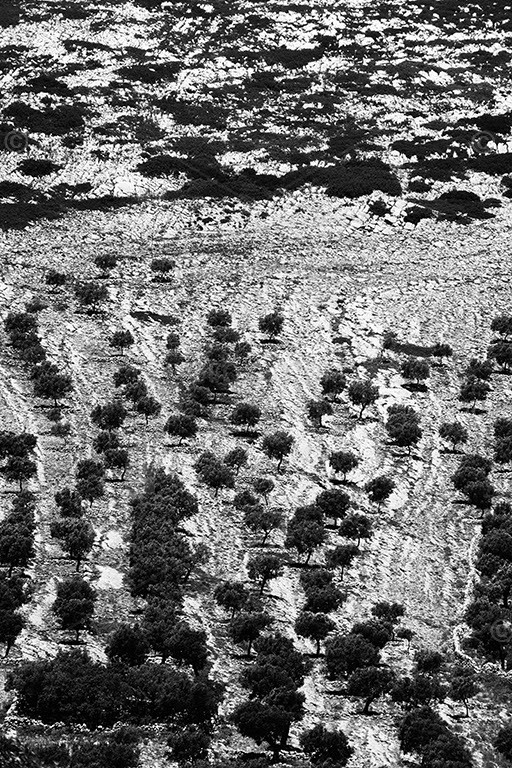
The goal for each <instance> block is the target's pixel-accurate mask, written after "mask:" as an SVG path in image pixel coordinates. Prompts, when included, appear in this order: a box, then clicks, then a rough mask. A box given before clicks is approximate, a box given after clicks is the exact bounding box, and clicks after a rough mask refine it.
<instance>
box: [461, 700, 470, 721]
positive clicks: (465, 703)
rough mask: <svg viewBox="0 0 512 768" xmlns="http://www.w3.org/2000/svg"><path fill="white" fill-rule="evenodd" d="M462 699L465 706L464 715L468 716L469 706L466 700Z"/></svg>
mask: <svg viewBox="0 0 512 768" xmlns="http://www.w3.org/2000/svg"><path fill="white" fill-rule="evenodd" d="M462 701H463V703H464V706H465V707H466V717H469V707H468V702H467V700H466V699H463V700H462Z"/></svg>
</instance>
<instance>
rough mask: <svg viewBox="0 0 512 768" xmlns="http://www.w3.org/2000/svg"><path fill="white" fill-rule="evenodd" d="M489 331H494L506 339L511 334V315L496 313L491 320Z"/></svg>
mask: <svg viewBox="0 0 512 768" xmlns="http://www.w3.org/2000/svg"><path fill="white" fill-rule="evenodd" d="M491 331H495V332H496V333H499V334H500V336H502V337H503V338H504V339H508V337H509V336H511V335H512V316H511V315H497V316H496V317H495V318H493V320H492V322H491Z"/></svg>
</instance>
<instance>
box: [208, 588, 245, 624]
mask: <svg viewBox="0 0 512 768" xmlns="http://www.w3.org/2000/svg"><path fill="white" fill-rule="evenodd" d="M213 596H214V598H215V600H216V602H217V603H218V604H219V605H220V606H221V607H222V608H224V609H225V610H226V611H231V617H233V616H234V615H235V613H237V611H240V610H242V608H243V607H244V606H245V605H246V603H247V601H248V599H249V592H248V591H247V589H246V587H245V586H244V585H243V584H242V583H241V582H239V581H224V582H222V584H219V585H218V586H217V587H215V590H214V593H213Z"/></svg>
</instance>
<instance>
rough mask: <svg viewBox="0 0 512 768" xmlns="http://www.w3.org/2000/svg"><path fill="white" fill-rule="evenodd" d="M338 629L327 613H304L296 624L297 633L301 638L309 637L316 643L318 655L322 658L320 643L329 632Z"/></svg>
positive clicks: (299, 616)
mask: <svg viewBox="0 0 512 768" xmlns="http://www.w3.org/2000/svg"><path fill="white" fill-rule="evenodd" d="M334 629H336V624H335V623H334V621H333V620H332V619H330V618H329V617H328V616H327V615H326V614H325V613H310V612H309V611H303V612H302V613H300V614H299V615H298V617H297V620H296V622H295V631H296V632H297V634H298V635H300V636H301V637H307V638H308V639H310V640H314V642H315V643H316V655H317V656H320V643H321V642H322V640H325V638H326V637H327V635H328V634H329V632H332V631H333V630H334Z"/></svg>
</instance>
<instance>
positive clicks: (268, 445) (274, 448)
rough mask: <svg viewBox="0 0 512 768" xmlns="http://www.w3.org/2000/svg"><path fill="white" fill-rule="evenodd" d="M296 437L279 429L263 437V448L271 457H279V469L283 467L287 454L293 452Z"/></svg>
mask: <svg viewBox="0 0 512 768" xmlns="http://www.w3.org/2000/svg"><path fill="white" fill-rule="evenodd" d="M293 443H294V438H293V437H292V435H290V434H288V432H283V431H281V430H278V431H277V432H273V433H272V434H270V435H265V437H264V438H263V443H262V446H261V447H262V449H263V451H264V452H265V453H266V454H267V456H268V457H269V458H270V459H277V471H278V472H279V470H280V469H281V464H282V462H283V459H284V457H285V456H288V455H289V454H290V453H291V450H292V446H293Z"/></svg>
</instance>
